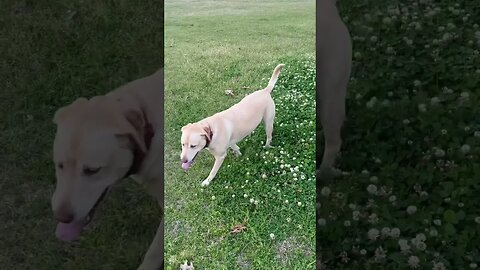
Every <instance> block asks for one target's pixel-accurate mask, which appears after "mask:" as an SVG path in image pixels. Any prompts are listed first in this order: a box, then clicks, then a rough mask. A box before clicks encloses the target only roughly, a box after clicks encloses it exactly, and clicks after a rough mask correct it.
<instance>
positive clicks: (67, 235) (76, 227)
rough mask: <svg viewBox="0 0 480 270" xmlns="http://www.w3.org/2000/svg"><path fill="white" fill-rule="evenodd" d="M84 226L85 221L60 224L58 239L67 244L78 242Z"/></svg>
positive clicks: (57, 231)
mask: <svg viewBox="0 0 480 270" xmlns="http://www.w3.org/2000/svg"><path fill="white" fill-rule="evenodd" d="M83 224H84V222H83V221H74V222H71V223H62V222H59V223H58V224H57V230H56V231H55V235H56V236H57V238H58V239H60V240H62V241H66V242H70V241H73V240H76V239H78V237H79V236H80V234H81V233H82V229H83Z"/></svg>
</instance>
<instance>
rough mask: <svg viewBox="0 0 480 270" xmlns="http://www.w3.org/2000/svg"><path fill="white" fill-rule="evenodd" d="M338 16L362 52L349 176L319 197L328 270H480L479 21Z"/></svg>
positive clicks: (378, 6)
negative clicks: (392, 231)
mask: <svg viewBox="0 0 480 270" xmlns="http://www.w3.org/2000/svg"><path fill="white" fill-rule="evenodd" d="M339 4H340V6H341V9H340V10H341V13H342V16H343V17H344V18H345V21H346V24H347V25H348V26H349V28H350V32H351V34H352V38H353V45H354V46H353V47H354V48H353V50H354V63H353V73H352V81H351V84H350V87H349V90H348V91H349V97H348V100H347V103H348V113H347V114H348V118H349V119H348V121H347V133H346V137H345V138H346V140H345V144H344V146H343V149H344V151H343V153H342V158H341V160H340V167H341V169H342V170H343V171H347V172H350V174H349V175H345V176H343V177H339V178H337V179H334V181H331V182H324V183H322V185H321V187H320V188H321V189H322V193H323V195H322V196H321V200H320V202H321V206H320V208H319V209H318V210H319V211H318V213H319V216H320V218H319V220H318V223H319V225H320V227H319V228H320V229H319V231H318V232H317V233H318V242H317V245H318V246H319V247H320V254H319V255H320V256H321V262H322V263H323V265H322V266H323V267H322V268H321V269H411V268H412V267H414V266H417V267H418V268H417V269H476V268H477V269H478V265H480V256H479V255H480V254H479V252H480V250H479V248H478V247H479V246H480V233H479V232H480V230H479V228H480V225H479V224H480V214H479V211H478V209H479V205H480V204H479V199H478V189H479V188H480V184H479V183H480V182H479V181H478V180H479V179H480V167H479V164H480V159H479V156H480V122H479V120H480V118H479V116H480V106H479V105H480V99H479V98H480V92H479V90H480V89H479V85H480V69H479V67H480V57H479V50H480V28H479V26H478V23H479V18H480V13H479V11H480V10H479V9H478V8H477V7H476V3H475V2H474V1H460V2H458V4H457V2H454V1H446V0H442V1H431V0H423V1H407V2H405V1H394V0H390V1H377V0H370V1H357V0H345V1H339ZM432 10H433V12H432ZM319 135H320V134H319ZM414 210H416V211H414ZM392 228H396V229H395V230H394V231H396V230H397V229H398V231H397V233H393V234H392V233H391V232H390V233H389V229H390V230H391V229H392ZM382 231H383V233H382ZM368 232H370V235H369V233H368ZM377 233H379V234H380V235H379V236H378V238H377V235H376V234H377ZM398 233H399V235H398ZM399 241H400V243H401V244H402V246H404V247H403V252H402V249H401V248H400V247H401V246H400V244H399ZM405 242H406V243H407V244H408V248H409V251H406V250H407V248H406V247H407V245H406V244H405ZM417 260H418V263H416V261H417ZM442 265H443V267H442ZM444 267H445V268H444Z"/></svg>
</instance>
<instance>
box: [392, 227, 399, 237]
mask: <svg viewBox="0 0 480 270" xmlns="http://www.w3.org/2000/svg"><path fill="white" fill-rule="evenodd" d="M390 237H392V238H398V237H400V229H399V228H392V229H391V230H390Z"/></svg>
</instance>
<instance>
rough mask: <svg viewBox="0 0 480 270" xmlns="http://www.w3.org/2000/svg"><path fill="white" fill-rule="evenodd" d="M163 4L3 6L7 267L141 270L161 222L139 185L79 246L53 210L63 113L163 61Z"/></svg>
mask: <svg viewBox="0 0 480 270" xmlns="http://www.w3.org/2000/svg"><path fill="white" fill-rule="evenodd" d="M162 14H163V6H162V5H161V2H159V1H120V0H118V1H93V0H86V1H85V0H83V1H65V2H64V1H53V0H46V1H12V0H5V1H0V28H1V29H2V31H1V33H0V39H1V42H0V84H1V86H0V149H1V150H0V151H1V152H0V190H1V196H0V205H1V206H2V207H1V208H0V220H1V222H0V224H1V225H0V250H1V252H0V265H1V267H0V268H2V269H22V270H23V269H37V270H38V269H48V270H51V269H135V267H136V266H137V265H138V264H139V263H140V261H141V259H142V257H143V255H144V253H145V252H146V250H147V248H148V245H149V244H150V242H151V240H152V238H153V236H154V234H155V231H156V229H157V227H158V222H159V217H158V213H159V209H158V205H157V203H156V202H155V201H154V200H153V199H151V198H150V197H149V196H148V195H147V194H145V193H144V192H143V190H142V189H141V188H140V187H138V186H137V185H136V184H135V183H133V181H132V182H128V181H125V182H123V183H121V184H120V185H118V186H116V187H115V188H114V190H112V191H113V192H111V193H110V196H109V197H108V198H107V199H106V200H105V201H104V203H103V204H102V205H101V206H100V207H99V209H98V211H97V213H96V217H95V220H94V221H93V222H92V223H91V224H90V225H89V226H90V229H89V230H88V231H86V232H84V234H83V239H82V240H81V241H80V242H78V243H75V244H64V243H61V242H60V241H58V240H57V239H56V238H55V235H54V231H55V226H56V222H55V221H54V220H53V215H52V213H51V209H50V197H51V195H52V193H53V189H54V185H55V178H54V166H53V163H52V143H53V135H54V131H55V126H54V124H53V123H52V120H51V119H52V117H53V114H54V112H55V111H56V109H57V108H59V107H61V106H64V105H66V104H68V103H70V102H72V101H73V100H75V99H76V98H77V97H80V96H85V97H91V96H93V95H98V94H103V93H106V92H108V91H110V90H112V89H114V88H116V87H117V86H120V85H122V84H123V83H125V82H128V81H131V80H133V79H136V78H139V77H142V76H145V75H148V74H150V73H152V72H154V71H155V70H157V69H158V68H159V67H160V66H162V64H163V50H162V48H163V25H162V16H163V15H162Z"/></svg>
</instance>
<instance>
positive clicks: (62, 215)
mask: <svg viewBox="0 0 480 270" xmlns="http://www.w3.org/2000/svg"><path fill="white" fill-rule="evenodd" d="M53 216H54V217H55V219H56V220H57V221H60V222H63V223H70V222H72V221H73V214H72V213H70V212H69V211H65V210H58V211H53Z"/></svg>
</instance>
